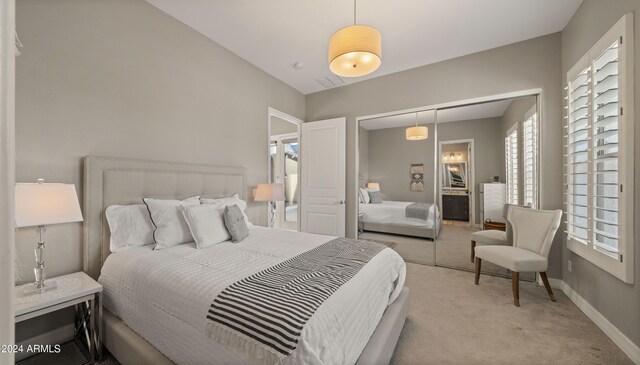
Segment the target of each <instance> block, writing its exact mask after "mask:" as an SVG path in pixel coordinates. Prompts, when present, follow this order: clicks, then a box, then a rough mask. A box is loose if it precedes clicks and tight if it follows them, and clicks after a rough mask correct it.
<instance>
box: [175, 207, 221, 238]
mask: <svg viewBox="0 0 640 365" xmlns="http://www.w3.org/2000/svg"><path fill="white" fill-rule="evenodd" d="M182 214H183V215H184V219H185V220H186V221H187V225H189V230H190V231H191V236H193V240H194V241H196V247H197V248H205V247H209V246H211V245H215V244H217V243H221V242H224V241H228V240H229V239H231V236H230V235H229V232H228V231H227V227H226V226H225V225H224V207H222V206H219V205H215V204H202V205H191V206H183V207H182Z"/></svg>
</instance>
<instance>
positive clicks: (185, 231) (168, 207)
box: [143, 196, 200, 250]
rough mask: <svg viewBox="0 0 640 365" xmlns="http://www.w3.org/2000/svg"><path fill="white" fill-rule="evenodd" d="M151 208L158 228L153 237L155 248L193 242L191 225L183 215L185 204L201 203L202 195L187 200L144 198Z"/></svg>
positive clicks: (152, 219)
mask: <svg viewBox="0 0 640 365" xmlns="http://www.w3.org/2000/svg"><path fill="white" fill-rule="evenodd" d="M143 200H144V203H145V204H146V205H147V209H149V214H150V215H151V221H152V222H153V225H154V226H155V227H156V229H155V230H154V231H153V239H154V241H155V243H156V246H155V247H154V249H156V250H161V249H163V248H168V247H172V246H177V245H181V244H183V243H187V242H193V236H191V231H190V230H189V226H188V225H187V222H186V221H185V219H184V216H183V215H182V207H183V206H191V205H200V197H199V196H194V197H191V198H187V199H185V200H166V199H151V198H144V199H143Z"/></svg>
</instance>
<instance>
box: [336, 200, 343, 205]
mask: <svg viewBox="0 0 640 365" xmlns="http://www.w3.org/2000/svg"><path fill="white" fill-rule="evenodd" d="M336 204H337V205H342V204H344V200H338V201H337V202H336Z"/></svg>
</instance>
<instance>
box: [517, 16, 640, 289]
mask: <svg viewBox="0 0 640 365" xmlns="http://www.w3.org/2000/svg"><path fill="white" fill-rule="evenodd" d="M632 22H633V19H632V15H630V14H629V15H625V16H624V17H623V18H622V19H621V20H620V21H619V22H618V23H617V24H616V25H615V26H614V27H613V28H612V29H611V30H609V32H607V34H606V35H605V36H604V37H603V38H602V39H600V40H599V41H598V43H596V45H595V46H594V47H593V48H592V49H591V50H590V51H589V53H587V54H586V55H585V56H584V57H583V58H582V59H581V60H580V61H579V62H578V64H576V66H574V67H573V68H572V69H571V70H570V71H569V72H568V74H567V81H568V85H567V97H566V101H567V105H566V109H567V135H566V141H567V145H566V156H565V158H566V165H565V168H566V181H567V194H566V210H567V247H568V248H569V249H570V250H572V251H573V252H576V253H577V254H579V255H580V256H582V257H584V258H586V259H587V260H589V261H591V262H593V263H594V264H596V265H597V266H599V267H601V268H603V269H604V270H606V271H608V272H609V273H611V274H613V275H615V276H617V277H618V278H620V279H622V280H623V281H625V282H627V283H632V282H633V246H634V242H633V229H634V227H633V214H634V212H633V209H634V207H633V200H634V199H633V169H634V161H633V157H634V156H633V154H634V152H633V151H634V149H633V148H634V147H633V144H634V140H633V139H634V132H633V128H634V126H633V123H634V120H633V84H632V80H633V60H632V54H633V52H632V44H633V40H632V31H631V29H632V28H631V24H632ZM525 143H526V142H525Z"/></svg>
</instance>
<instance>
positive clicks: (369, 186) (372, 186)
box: [367, 182, 380, 191]
mask: <svg viewBox="0 0 640 365" xmlns="http://www.w3.org/2000/svg"><path fill="white" fill-rule="evenodd" d="M367 189H369V190H374V191H380V184H379V183H374V182H370V183H368V184H367Z"/></svg>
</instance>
